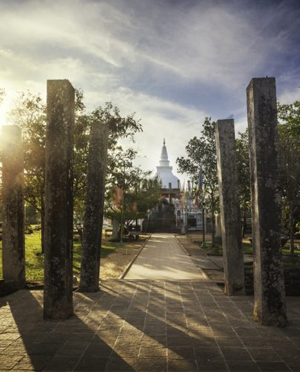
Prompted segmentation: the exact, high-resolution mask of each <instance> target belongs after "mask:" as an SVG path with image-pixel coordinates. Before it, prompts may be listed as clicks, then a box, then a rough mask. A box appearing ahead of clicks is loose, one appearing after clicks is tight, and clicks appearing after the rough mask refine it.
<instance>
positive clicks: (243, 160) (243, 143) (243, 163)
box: [236, 129, 251, 237]
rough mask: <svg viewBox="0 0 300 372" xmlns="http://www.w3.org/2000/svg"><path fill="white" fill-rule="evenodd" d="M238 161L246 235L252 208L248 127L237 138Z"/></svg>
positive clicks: (243, 233) (243, 234)
mask: <svg viewBox="0 0 300 372" xmlns="http://www.w3.org/2000/svg"><path fill="white" fill-rule="evenodd" d="M236 161H237V170H238V180H239V199H240V206H241V212H242V213H241V214H242V218H243V225H242V226H243V228H242V236H243V237H244V236H245V232H246V231H245V230H246V227H247V215H248V212H249V210H250V209H251V194H250V162H249V136H248V129H246V131H245V132H244V133H239V138H237V139H236Z"/></svg>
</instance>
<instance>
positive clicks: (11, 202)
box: [1, 125, 26, 289]
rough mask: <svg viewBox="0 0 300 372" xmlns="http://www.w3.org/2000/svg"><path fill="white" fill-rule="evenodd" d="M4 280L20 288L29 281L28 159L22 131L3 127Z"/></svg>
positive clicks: (15, 126)
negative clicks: (25, 187) (26, 227)
mask: <svg viewBox="0 0 300 372" xmlns="http://www.w3.org/2000/svg"><path fill="white" fill-rule="evenodd" d="M1 161H2V184H3V188H2V190H3V227H2V239H3V243H2V249H3V254H2V262H3V279H4V280H5V281H7V282H10V283H11V286H12V287H14V288H16V289H18V288H22V287H24V286H25V284H26V280H25V239H24V236H25V235H24V192H23V182H24V181H23V174H24V157H23V147H22V138H21V129H20V128H19V127H18V126H17V125H4V126H3V127H2V159H1Z"/></svg>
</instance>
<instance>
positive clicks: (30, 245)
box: [0, 231, 118, 282]
mask: <svg viewBox="0 0 300 372" xmlns="http://www.w3.org/2000/svg"><path fill="white" fill-rule="evenodd" d="M117 247H118V244H117V243H109V244H104V245H103V246H102V249H101V257H103V258H104V257H107V256H108V255H109V254H111V253H112V252H113V251H114V250H115V249H116V248H117ZM25 260H26V280H27V281H28V282H42V281H43V280H44V255H43V254H41V232H40V231H34V233H33V234H28V235H27V234H26V235H25ZM80 264H81V243H80V242H79V241H77V240H76V241H74V249H73V271H74V274H80ZM2 275H3V274H2V242H1V241H0V278H2Z"/></svg>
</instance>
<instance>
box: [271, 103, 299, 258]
mask: <svg viewBox="0 0 300 372" xmlns="http://www.w3.org/2000/svg"><path fill="white" fill-rule="evenodd" d="M277 107H278V119H279V126H278V132H279V146H278V147H279V172H280V173H279V175H280V188H281V193H282V197H283V198H282V199H283V213H282V216H283V218H282V220H283V226H285V227H286V228H287V231H288V233H289V235H290V238H291V239H290V249H291V251H292V252H293V251H294V233H295V225H296V222H298V221H299V217H300V187H299V185H300V102H299V101H296V102H294V103H292V104H290V105H281V104H279V103H278V106H277ZM297 220H298V221H297Z"/></svg>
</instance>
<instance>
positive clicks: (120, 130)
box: [10, 90, 142, 251]
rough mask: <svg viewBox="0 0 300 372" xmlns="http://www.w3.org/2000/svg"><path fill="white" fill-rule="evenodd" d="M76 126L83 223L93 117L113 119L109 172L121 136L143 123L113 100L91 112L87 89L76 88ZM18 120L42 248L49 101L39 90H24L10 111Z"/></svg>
mask: <svg viewBox="0 0 300 372" xmlns="http://www.w3.org/2000/svg"><path fill="white" fill-rule="evenodd" d="M75 92H76V99H75V128H74V162H73V170H74V214H75V219H74V220H75V221H77V222H78V226H81V221H82V218H83V213H84V195H85V188H86V173H87V161H86V160H87V154H88V141H89V132H90V126H91V123H92V122H93V121H101V122H105V123H109V127H110V135H109V161H108V172H107V173H108V174H109V173H110V172H111V171H113V169H114V167H115V161H114V151H115V149H116V148H117V142H118V140H119V139H120V138H124V137H129V138H131V139H133V137H134V134H135V133H136V132H137V131H141V130H142V127H141V124H140V122H139V121H136V120H135V119H134V114H131V115H128V116H127V117H125V118H124V117H121V115H120V111H119V109H118V108H117V107H116V106H113V105H112V104H111V103H106V105H105V106H104V108H102V107H101V106H100V107H98V108H97V109H96V110H94V111H93V112H92V113H87V112H86V108H85V105H84V102H83V92H82V91H80V90H76V91H75ZM10 116H11V120H12V122H13V123H14V124H17V125H19V126H20V127H21V128H22V133H23V142H24V153H25V159H24V160H25V161H24V166H25V177H24V178H25V190H24V191H25V200H26V203H29V204H30V205H32V206H33V207H34V208H35V209H36V210H37V211H38V212H39V214H40V218H41V227H42V242H41V243H42V251H44V239H43V238H44V208H45V198H44V187H45V135H46V105H45V103H44V102H43V100H42V98H41V96H40V95H39V94H37V95H34V94H32V93H30V92H29V91H28V92H26V93H21V94H20V95H19V97H18V99H17V101H16V106H15V108H14V109H13V110H12V111H11V113H10Z"/></svg>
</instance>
